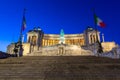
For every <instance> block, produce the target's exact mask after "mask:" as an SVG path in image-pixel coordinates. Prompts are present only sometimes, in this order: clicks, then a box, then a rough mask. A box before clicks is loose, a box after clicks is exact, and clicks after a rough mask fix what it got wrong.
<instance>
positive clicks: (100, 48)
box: [93, 8, 103, 56]
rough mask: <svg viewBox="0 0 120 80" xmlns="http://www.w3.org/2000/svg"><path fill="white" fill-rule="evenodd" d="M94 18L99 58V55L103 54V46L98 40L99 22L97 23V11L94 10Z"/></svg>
mask: <svg viewBox="0 0 120 80" xmlns="http://www.w3.org/2000/svg"><path fill="white" fill-rule="evenodd" d="M93 17H94V27H95V32H96V44H97V45H96V47H97V53H98V56H99V53H102V52H103V50H102V45H101V42H100V41H99V39H98V34H97V31H98V30H97V22H96V18H95V17H96V15H95V9H94V8H93Z"/></svg>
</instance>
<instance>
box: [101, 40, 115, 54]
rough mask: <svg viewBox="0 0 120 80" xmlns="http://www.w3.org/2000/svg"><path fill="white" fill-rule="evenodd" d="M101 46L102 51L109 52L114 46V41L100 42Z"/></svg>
mask: <svg viewBox="0 0 120 80" xmlns="http://www.w3.org/2000/svg"><path fill="white" fill-rule="evenodd" d="M102 47H103V51H104V52H109V51H111V50H112V49H113V48H115V47H116V44H115V42H102Z"/></svg>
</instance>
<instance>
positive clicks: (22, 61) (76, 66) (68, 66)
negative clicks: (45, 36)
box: [0, 56, 120, 80]
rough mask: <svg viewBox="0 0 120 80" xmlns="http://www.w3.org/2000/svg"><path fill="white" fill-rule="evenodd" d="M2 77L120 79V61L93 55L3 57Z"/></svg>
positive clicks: (8, 79)
mask: <svg viewBox="0 0 120 80" xmlns="http://www.w3.org/2000/svg"><path fill="white" fill-rule="evenodd" d="M0 80H120V60H115V59H109V58H100V57H94V56H74V57H72V56H56V57H55V56H54V57H45V56H39V57H20V58H7V59H0Z"/></svg>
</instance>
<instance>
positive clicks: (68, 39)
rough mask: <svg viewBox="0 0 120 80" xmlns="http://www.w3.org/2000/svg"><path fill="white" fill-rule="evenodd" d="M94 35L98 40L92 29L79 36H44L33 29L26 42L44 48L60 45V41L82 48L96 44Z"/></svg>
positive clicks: (36, 29)
mask: <svg viewBox="0 0 120 80" xmlns="http://www.w3.org/2000/svg"><path fill="white" fill-rule="evenodd" d="M62 31H63V30H62ZM96 33H97V36H98V39H99V40H100V37H99V32H98V31H97V32H96V31H95V30H94V29H93V28H90V27H89V28H87V30H85V31H84V33H81V34H64V32H63V35H62V36H61V33H60V34H45V33H44V32H43V31H42V30H41V29H40V28H34V29H33V30H30V31H29V32H28V33H27V42H28V43H31V44H32V45H37V46H39V47H44V46H53V45H56V44H61V39H62V40H63V42H62V43H63V44H68V45H79V46H84V45H87V44H93V43H95V42H96V40H97V38H96Z"/></svg>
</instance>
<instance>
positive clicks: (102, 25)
mask: <svg viewBox="0 0 120 80" xmlns="http://www.w3.org/2000/svg"><path fill="white" fill-rule="evenodd" d="M95 23H96V24H97V25H98V26H100V27H102V28H105V23H104V22H103V21H102V20H101V19H100V18H99V17H97V16H96V15H95Z"/></svg>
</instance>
